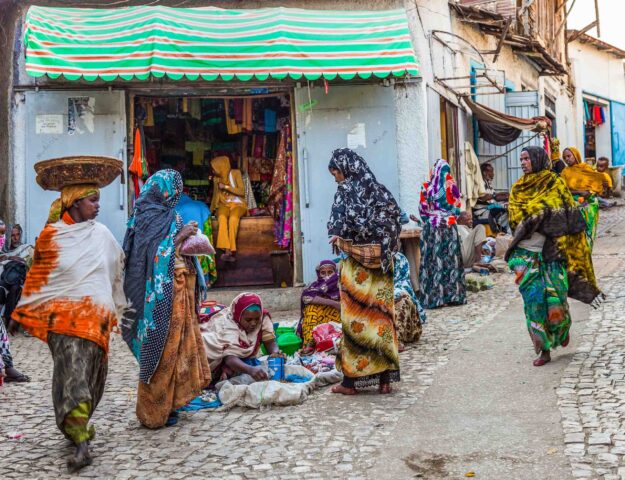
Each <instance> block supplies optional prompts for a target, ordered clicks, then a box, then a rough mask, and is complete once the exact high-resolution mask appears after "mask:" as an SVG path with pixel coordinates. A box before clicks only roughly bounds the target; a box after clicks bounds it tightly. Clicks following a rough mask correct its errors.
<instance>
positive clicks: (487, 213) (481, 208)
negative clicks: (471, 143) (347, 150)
mask: <svg viewBox="0 0 625 480" xmlns="http://www.w3.org/2000/svg"><path fill="white" fill-rule="evenodd" d="M480 170H481V171H482V177H483V178H484V191H485V193H484V195H482V196H481V197H480V198H478V200H477V202H476V204H475V207H473V223H475V224H482V225H488V226H489V227H490V228H491V230H492V231H493V233H499V232H503V233H508V231H509V230H510V227H509V226H508V208H507V205H506V202H507V201H508V197H509V196H510V194H509V193H508V192H495V189H494V188H493V180H494V179H495V169H494V168H493V166H492V165H491V164H490V163H483V164H482V165H480Z"/></svg>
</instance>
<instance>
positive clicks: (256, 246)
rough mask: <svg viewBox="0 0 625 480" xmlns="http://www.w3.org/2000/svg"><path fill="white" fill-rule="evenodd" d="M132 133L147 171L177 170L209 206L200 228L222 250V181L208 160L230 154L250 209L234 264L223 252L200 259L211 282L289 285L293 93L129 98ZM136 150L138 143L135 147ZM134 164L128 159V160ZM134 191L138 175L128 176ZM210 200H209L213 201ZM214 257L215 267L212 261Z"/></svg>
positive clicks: (194, 196)
mask: <svg viewBox="0 0 625 480" xmlns="http://www.w3.org/2000/svg"><path fill="white" fill-rule="evenodd" d="M131 105H132V110H133V111H132V117H131V118H132V119H133V120H132V123H133V124H134V131H133V138H134V140H135V142H134V143H135V144H136V143H137V141H139V142H140V144H141V145H142V150H141V151H142V152H143V157H144V158H143V160H144V162H143V164H144V165H146V166H147V168H148V171H149V173H150V174H152V173H154V172H155V171H158V170H161V169H165V168H172V169H175V170H177V171H179V172H180V173H181V174H182V177H183V179H184V190H185V193H186V194H187V195H188V196H189V197H190V199H191V200H193V201H195V202H199V203H197V204H194V208H198V209H201V210H204V211H206V210H207V209H210V210H211V220H210V221H207V222H205V224H204V225H202V226H201V227H202V229H203V230H204V231H205V233H211V230H212V237H213V238H212V240H213V245H215V246H216V247H218V246H219V245H218V242H217V239H218V232H219V229H220V228H224V225H219V222H218V220H217V216H216V215H215V207H216V202H215V200H216V199H215V198H214V193H215V191H216V190H217V192H219V191H220V190H219V187H218V183H219V181H218V180H217V178H218V177H217V178H216V177H215V172H214V171H213V169H212V168H211V160H213V159H215V158H217V157H226V158H227V159H228V160H227V163H228V164H229V166H230V168H231V169H236V170H239V171H240V172H241V178H242V180H243V186H244V191H245V195H244V196H243V197H239V198H241V203H243V204H244V205H245V207H247V214H245V216H243V217H242V218H241V220H240V223H239V230H238V236H237V241H236V257H235V258H236V261H228V260H230V259H227V257H223V251H220V250H218V254H217V256H216V258H215V259H208V260H207V259H205V261H203V262H202V264H203V267H204V271H205V274H206V278H207V281H208V280H210V281H211V283H212V286H213V287H217V288H218V287H244V286H282V287H284V286H292V284H293V263H294V262H293V220H294V208H293V207H294V198H293V193H294V189H293V168H294V157H293V149H292V145H293V138H292V131H293V129H292V110H291V107H292V102H291V96H290V94H289V92H279V93H275V94H266V95H254V96H228V97H214V96H209V97H195V96H194V97H189V96H153V95H149V96H143V95H135V96H132V97H131ZM134 148H135V150H136V149H137V148H138V145H134ZM129 163H130V161H129ZM131 180H134V182H132V181H131V182H129V183H131V186H132V185H134V186H135V189H136V188H137V187H138V186H140V185H138V179H137V178H133V177H132V176H131ZM211 204H212V205H211ZM213 260H214V264H213V263H212V262H213Z"/></svg>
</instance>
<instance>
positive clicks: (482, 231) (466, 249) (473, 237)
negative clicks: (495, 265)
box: [457, 211, 489, 269]
mask: <svg viewBox="0 0 625 480" xmlns="http://www.w3.org/2000/svg"><path fill="white" fill-rule="evenodd" d="M457 228H458V236H459V237H460V250H461V253H462V264H463V267H464V268H471V269H474V267H478V269H479V268H489V266H488V265H487V264H485V263H484V262H482V250H483V249H484V246H485V245H486V228H484V225H475V227H474V226H473V218H472V216H471V214H470V213H469V212H466V211H465V212H462V213H461V214H460V215H459V216H458V224H457Z"/></svg>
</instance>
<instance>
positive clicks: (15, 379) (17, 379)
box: [4, 373, 30, 383]
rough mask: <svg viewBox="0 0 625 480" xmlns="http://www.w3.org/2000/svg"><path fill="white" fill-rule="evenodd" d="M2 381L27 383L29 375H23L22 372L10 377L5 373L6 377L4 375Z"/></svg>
mask: <svg viewBox="0 0 625 480" xmlns="http://www.w3.org/2000/svg"><path fill="white" fill-rule="evenodd" d="M4 381H5V382H6V383H27V382H30V377H29V376H28V375H24V374H23V373H20V374H19V375H18V376H16V377H10V376H8V375H7V376H6V377H4Z"/></svg>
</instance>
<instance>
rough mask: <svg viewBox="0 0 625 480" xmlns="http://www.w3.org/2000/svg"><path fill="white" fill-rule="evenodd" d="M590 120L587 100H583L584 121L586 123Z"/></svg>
mask: <svg viewBox="0 0 625 480" xmlns="http://www.w3.org/2000/svg"><path fill="white" fill-rule="evenodd" d="M590 121H592V117H591V116H590V107H589V106H588V102H587V101H586V100H584V123H586V124H587V123H588V122H590Z"/></svg>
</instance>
